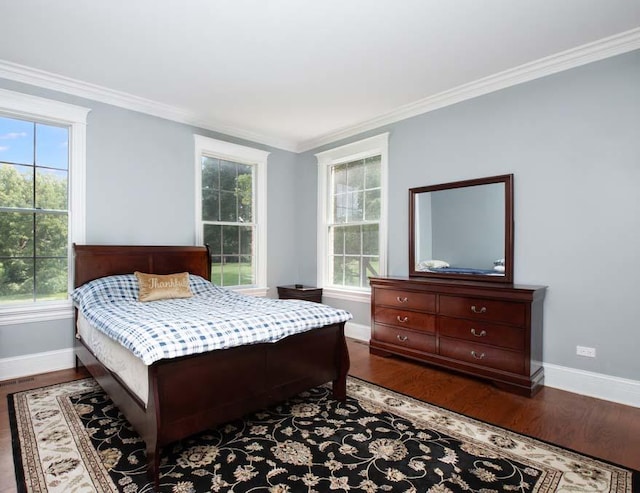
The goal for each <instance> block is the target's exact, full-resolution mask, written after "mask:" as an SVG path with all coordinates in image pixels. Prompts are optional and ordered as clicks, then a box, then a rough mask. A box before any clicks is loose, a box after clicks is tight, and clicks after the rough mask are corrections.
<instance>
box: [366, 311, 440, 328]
mask: <svg viewBox="0 0 640 493" xmlns="http://www.w3.org/2000/svg"><path fill="white" fill-rule="evenodd" d="M375 321H376V323H380V324H388V325H394V326H396V327H401V328H405V329H415V330H421V331H423V332H430V333H432V334H433V333H435V331H436V316H435V315H433V314H431V313H421V312H412V311H409V310H398V309H396V308H387V307H382V306H378V307H376V310H375Z"/></svg>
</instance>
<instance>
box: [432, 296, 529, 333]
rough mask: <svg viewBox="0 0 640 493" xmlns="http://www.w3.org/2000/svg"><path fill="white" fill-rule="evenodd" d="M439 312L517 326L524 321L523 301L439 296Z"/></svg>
mask: <svg viewBox="0 0 640 493" xmlns="http://www.w3.org/2000/svg"><path fill="white" fill-rule="evenodd" d="M439 313H440V314H441V315H448V316H451V317H464V318H473V319H477V320H493V321H495V322H504V323H509V324H514V325H519V326H522V325H524V323H525V305H524V303H514V302H510V301H499V300H487V299H482V298H463V297H460V296H440V311H439Z"/></svg>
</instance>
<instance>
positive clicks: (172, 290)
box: [134, 272, 193, 301]
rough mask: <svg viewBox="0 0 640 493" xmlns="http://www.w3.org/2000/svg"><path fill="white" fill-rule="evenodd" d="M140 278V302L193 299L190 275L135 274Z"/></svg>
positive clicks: (182, 273)
mask: <svg viewBox="0 0 640 493" xmlns="http://www.w3.org/2000/svg"><path fill="white" fill-rule="evenodd" d="M134 274H135V276H136V277H137V278H138V284H139V286H140V292H139V294H138V301H156V300H168V299H171V298H191V297H192V296H193V293H192V292H191V288H189V273H188V272H181V273H180V274H167V275H159V274H143V273H142V272H134Z"/></svg>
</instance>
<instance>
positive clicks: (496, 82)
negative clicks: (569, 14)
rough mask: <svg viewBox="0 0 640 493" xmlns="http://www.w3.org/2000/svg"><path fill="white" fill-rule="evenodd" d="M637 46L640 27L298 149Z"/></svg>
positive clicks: (461, 88) (628, 50) (322, 138)
mask: <svg viewBox="0 0 640 493" xmlns="http://www.w3.org/2000/svg"><path fill="white" fill-rule="evenodd" d="M637 49H640V28H636V29H632V30H630V31H625V32H622V33H619V34H616V35H614V36H609V37H607V38H603V39H600V40H598V41H594V42H592V43H588V44H585V45H582V46H578V47H576V48H572V49H570V50H566V51H562V52H560V53H556V54H554V55H551V56H548V57H545V58H541V59H539V60H536V61H533V62H530V63H525V64H524V65H520V66H518V67H515V68H512V69H509V70H505V71H503V72H499V73H497V74H494V75H490V76H488V77H484V78H482V79H478V80H476V81H473V82H469V83H467V84H463V85H461V86H458V87H454V88H453V89H449V90H447V91H443V92H441V93H438V94H435V95H433V96H429V97H427V98H424V99H420V100H418V101H415V102H413V103H410V104H407V105H404V106H401V107H400V108H397V109H395V110H393V111H390V112H388V113H385V114H383V115H380V116H377V117H375V118H372V119H370V120H366V121H364V122H361V123H359V124H357V125H354V126H349V127H345V128H343V129H340V130H337V131H335V132H331V133H328V134H325V135H323V136H320V137H318V138H315V139H310V140H307V141H304V142H301V143H300V145H299V147H298V148H297V149H296V151H297V152H305V151H310V150H312V149H316V148H318V147H320V146H323V145H326V144H331V143H334V142H337V141H339V140H341V139H345V138H348V137H353V136H354V135H357V134H360V133H363V132H367V131H369V130H373V129H377V128H380V127H383V126H384V125H389V124H391V123H396V122H398V121H401V120H405V119H407V118H411V117H414V116H417V115H421V114H423V113H428V112H430V111H434V110H437V109H440V108H443V107H445V106H450V105H452V104H455V103H459V102H462V101H466V100H468V99H473V98H476V97H478V96H482V95H484V94H489V93H492V92H495V91H499V90H500V89H506V88H507V87H511V86H515V85H517V84H522V83H523V82H529V81H532V80H535V79H539V78H541V77H546V76H547V75H552V74H556V73H558V72H562V71H565V70H569V69H572V68H576V67H579V66H581V65H586V64H588V63H591V62H596V61H598V60H603V59H605V58H609V57H612V56H616V55H621V54H623V53H627V52H630V51H633V50H637Z"/></svg>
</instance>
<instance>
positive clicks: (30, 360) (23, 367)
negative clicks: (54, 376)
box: [0, 348, 75, 381]
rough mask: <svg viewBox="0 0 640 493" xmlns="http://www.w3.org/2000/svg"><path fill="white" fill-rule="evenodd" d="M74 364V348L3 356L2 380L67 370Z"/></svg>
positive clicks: (1, 360)
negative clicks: (11, 356) (9, 356)
mask: <svg viewBox="0 0 640 493" xmlns="http://www.w3.org/2000/svg"><path fill="white" fill-rule="evenodd" d="M74 366H75V360H74V356H73V349H72V348H68V349H60V350H58V351H47V352H45V353H36V354H27V355H25V356H16V357H13V358H3V359H0V381H1V380H11V379H13V378H21V377H26V376H28V375H37V374H38V373H47V372H50V371H58V370H65V369H67V368H73V367H74Z"/></svg>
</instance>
